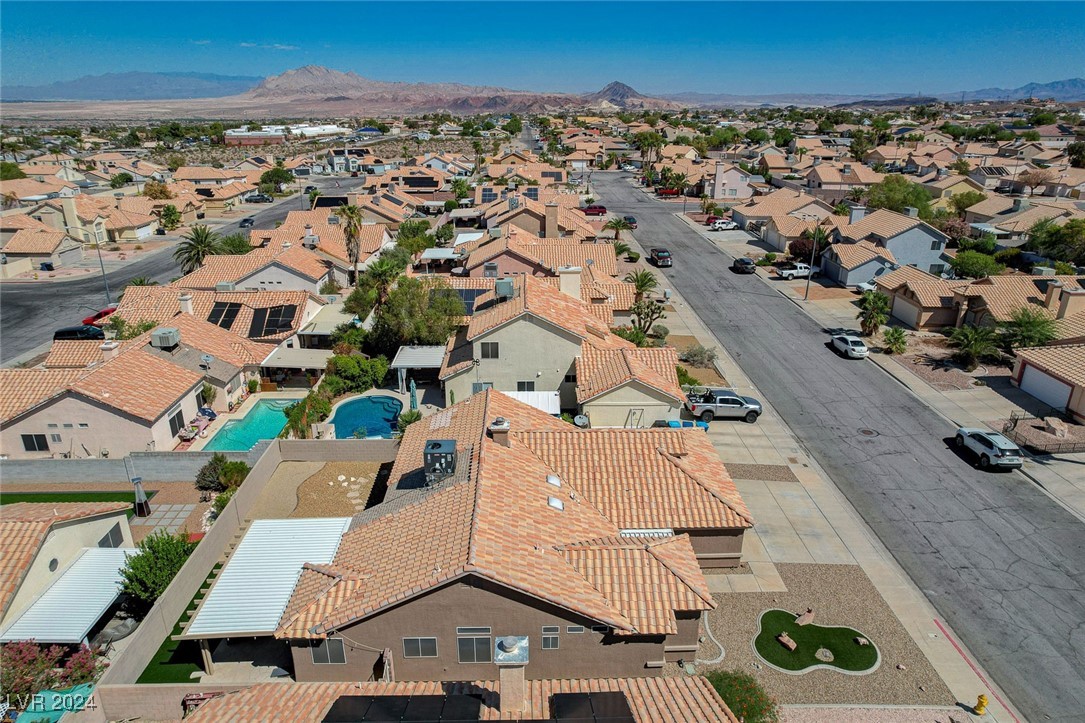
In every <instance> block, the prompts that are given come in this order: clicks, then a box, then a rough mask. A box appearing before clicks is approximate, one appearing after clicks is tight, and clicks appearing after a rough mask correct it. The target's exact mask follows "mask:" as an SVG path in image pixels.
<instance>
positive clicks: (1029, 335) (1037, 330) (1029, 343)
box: [1001, 306, 1058, 349]
mask: <svg viewBox="0 0 1085 723" xmlns="http://www.w3.org/2000/svg"><path fill="white" fill-rule="evenodd" d="M1001 328H1002V337H1003V339H1004V341H1005V343H1006V345H1007V346H1009V347H1010V348H1012V349H1021V348H1026V347H1034V346H1044V345H1046V344H1049V343H1051V342H1052V341H1054V340H1055V338H1056V337H1057V336H1058V332H1057V331H1056V328H1055V320H1054V319H1052V318H1051V317H1050V316H1047V315H1045V314H1044V313H1043V312H1042V311H1040V309H1039V308H1038V307H1035V306H1021V307H1018V308H1016V309H1014V310H1013V311H1012V312H1010V319H1009V321H1005V322H1003V323H1002V325H1001Z"/></svg>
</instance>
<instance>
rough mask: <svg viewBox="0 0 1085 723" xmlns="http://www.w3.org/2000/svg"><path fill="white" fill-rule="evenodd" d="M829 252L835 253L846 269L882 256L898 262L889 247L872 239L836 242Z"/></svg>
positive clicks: (887, 259)
mask: <svg viewBox="0 0 1085 723" xmlns="http://www.w3.org/2000/svg"><path fill="white" fill-rule="evenodd" d="M828 253H830V254H834V255H835V256H836V258H837V259H838V260H839V261H840V265H841V266H843V267H844V268H845V269H854V268H857V267H859V266H862V265H863V264H865V263H867V262H868V261H870V260H872V259H876V258H882V259H885V260H886V261H889V262H891V263H896V261H897V260H896V259H895V258H893V254H892V253H890V251H889V249H887V248H882V247H881V246H878V245H876V244H874V243H871V242H870V241H857V242H856V243H846V242H842V243H835V244H832V245H831V246H830V247H829V251H828Z"/></svg>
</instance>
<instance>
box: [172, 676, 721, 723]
mask: <svg viewBox="0 0 1085 723" xmlns="http://www.w3.org/2000/svg"><path fill="white" fill-rule="evenodd" d="M611 691H613V692H622V693H625V698H626V701H627V702H628V703H629V708H630V710H631V711H632V713H633V719H634V721H636V723H738V719H737V718H735V716H734V714H733V713H732V712H731V710H730V709H729V708H728V707H727V705H726V704H725V703H724V702H723V700H722V699H721V698H720V697H719V695H718V694H717V693H716V691H715V690H714V689H713V688H712V686H711V684H710V683H709V682H708V681H707V680H706V679H705V678H702V677H700V676H689V677H681V678H657V677H652V678H593V679H562V680H529V681H527V688H526V691H525V698H526V706H525V707H526V710H525V711H524V712H523V713H522V714H521V713H513V712H510V711H505V712H504V713H503V712H502V711H501V710H500V707H499V700H500V695H501V685H500V683H498V682H497V681H475V682H462V683H449V682H442V681H434V682H406V681H401V682H395V683H382V682H368V683H285V682H284V683H260V684H257V685H254V686H252V687H250V688H241V689H237V687H236V686H235V688H234V689H233V690H231V691H230V692H228V693H226V694H225V695H224V696H222V697H219V698H213V699H211V700H209V701H208V702H206V703H204V704H203V705H202V706H201V707H200V708H198V709H197V710H196V711H195V712H194V713H192V714H191V715H190V716H189V717H188V718H187V719H186V720H192V721H193V723H204V722H205V721H206V722H208V723H210V722H211V721H214V722H215V723H219V722H220V721H221V722H222V723H265V721H269V720H275V719H277V718H281V717H282V715H283V712H284V711H289V715H290V717H291V718H292V719H294V720H298V721H317V720H320V719H321V718H323V717H324V716H325V715H327V712H328V710H329V709H330V708H331V706H332V703H334V702H335V700H336V699H337V698H339V697H340V696H344V695H373V696H385V695H476V696H479V697H480V698H481V699H482V710H481V713H480V720H483V721H493V720H547V719H549V717H550V699H551V696H553V695H554V694H555V693H587V692H611Z"/></svg>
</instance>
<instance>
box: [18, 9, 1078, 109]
mask: <svg viewBox="0 0 1085 723" xmlns="http://www.w3.org/2000/svg"><path fill="white" fill-rule="evenodd" d="M0 61H2V63H0V81H2V82H3V84H5V85H9V84H32V85H37V84H42V83H48V82H52V81H55V80H70V79H73V78H77V77H79V76H82V75H88V74H99V73H107V72H122V71H132V70H146V71H199V72H210V73H220V74H225V75H254V76H264V75H270V74H274V73H278V72H281V71H283V70H287V69H289V68H295V67H298V66H301V65H306V64H316V65H325V66H328V67H331V68H337V69H340V70H353V71H355V72H357V73H359V74H360V75H364V76H367V77H371V78H376V79H379V80H402V81H413V82H417V81H458V82H463V83H470V84H479V85H482V84H485V85H500V86H504V87H508V88H516V89H526V90H554V91H586V90H595V89H598V88H600V87H602V86H603V85H604V84H606V83H608V82H610V81H612V80H621V81H623V82H625V83H628V84H630V85H632V86H633V87H634V88H636V89H637V90H639V91H641V92H644V93H656V94H658V93H674V92H680V91H700V92H707V93H774V92H789V93H794V92H822V93H824V92H841V93H878V92H881V93H885V92H901V93H914V92H923V93H934V92H946V91H954V90H962V89H977V88H986V87H993V86H999V87H1006V88H1010V87H1016V86H1019V85H1022V84H1024V83H1027V82H1031V81H1036V82H1048V81H1052V80H1062V79H1065V78H1071V77H1083V76H1085V3H1069V2H1066V3H1041V2H979V1H974V2H965V3H943V2H918V3H895V2H864V3H847V2H823V3H822V2H801V3H788V2H726V3H709V2H701V3H677V2H675V3H652V2H597V3H576V2H546V1H544V0H542V1H539V2H481V3H477V2H476V3H459V2H444V3H440V4H437V3H426V2H399V3H352V2H331V3H327V2H259V1H256V0H252V1H250V2H236V3H219V2H192V3H181V2H114V3H98V2H79V3H67V2H11V1H9V0H4V2H3V8H2V17H0Z"/></svg>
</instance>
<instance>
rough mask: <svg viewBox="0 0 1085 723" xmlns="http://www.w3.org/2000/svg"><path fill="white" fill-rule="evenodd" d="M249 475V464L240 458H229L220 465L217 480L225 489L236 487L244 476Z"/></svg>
mask: <svg viewBox="0 0 1085 723" xmlns="http://www.w3.org/2000/svg"><path fill="white" fill-rule="evenodd" d="M248 476H249V465H248V464H247V463H245V462H243V461H242V460H231V461H230V462H227V463H225V464H224V465H222V470H221V471H220V472H219V481H220V482H222V485H223V486H224V487H225V488H226V489H227V490H231V489H237V488H238V487H240V486H241V483H242V482H244V481H245V478H246V477H248Z"/></svg>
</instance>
